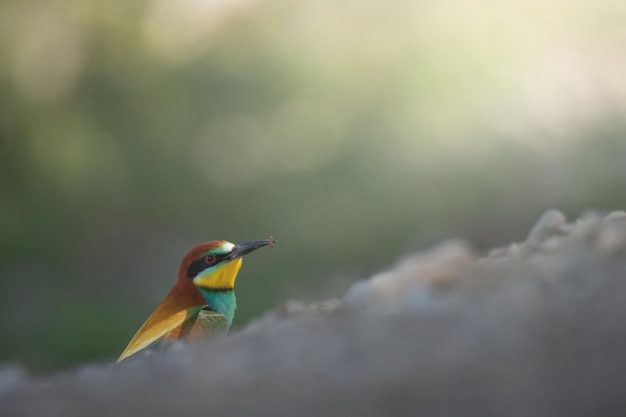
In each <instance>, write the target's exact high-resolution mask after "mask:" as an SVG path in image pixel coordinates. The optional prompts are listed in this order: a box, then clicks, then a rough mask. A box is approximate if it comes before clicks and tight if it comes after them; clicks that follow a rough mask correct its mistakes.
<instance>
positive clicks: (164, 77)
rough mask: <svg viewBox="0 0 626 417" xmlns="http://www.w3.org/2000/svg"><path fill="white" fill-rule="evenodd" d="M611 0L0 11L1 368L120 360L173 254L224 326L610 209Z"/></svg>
mask: <svg viewBox="0 0 626 417" xmlns="http://www.w3.org/2000/svg"><path fill="white" fill-rule="evenodd" d="M625 14H626V6H624V5H622V4H621V3H620V2H616V1H611V0H601V1H596V2H593V3H590V2H566V1H564V0H551V1H538V0H531V1H521V0H510V1H505V2H497V1H489V0H480V1H472V2H458V1H438V2H412V1H405V0H394V1H392V2H383V1H371V0H370V1H356V0H348V1H342V2H336V1H330V0H320V1H304V0H257V1H251V0H248V1H246V0H238V1H236V0H230V1H229V0H222V1H210V0H183V1H180V0H143V1H140V0H137V1H132V2H127V1H106V2H95V1H78V0H59V1H53V2H50V1H34V0H31V1H28V0H21V1H15V0H13V1H9V0H5V1H3V2H1V3H0V334H2V337H1V338H0V360H20V361H24V362H26V363H27V364H28V365H29V366H31V367H33V368H36V369H50V368H54V367H59V366H64V365H68V364H72V363H76V362H79V361H81V360H84V359H86V358H107V357H112V356H115V355H116V354H117V353H119V351H120V350H121V348H122V347H123V346H124V345H125V343H126V342H127V340H128V338H129V337H130V336H131V335H132V333H133V331H134V330H136V328H137V327H138V326H139V325H140V324H141V322H142V320H143V319H145V317H147V315H148V314H149V312H150V311H151V308H153V307H154V306H155V305H156V304H157V303H158V301H159V300H160V298H161V297H162V296H164V295H165V293H166V291H167V290H168V289H169V286H170V285H171V283H172V282H173V280H174V278H175V271H176V269H177V266H178V261H179V260H180V258H181V257H182V255H183V254H184V252H185V251H186V250H187V248H188V247H190V246H192V245H194V244H196V243H199V242H201V241H205V240H210V239H216V238H224V239H228V240H230V241H235V242H237V241H243V240H249V239H258V238H264V237H267V236H268V235H270V234H272V235H274V236H275V237H276V239H277V240H278V241H279V244H278V245H277V246H276V248H274V249H273V250H264V251H262V252H261V251H260V252H259V253H256V254H254V255H251V256H250V258H249V259H246V262H245V265H244V268H243V270H242V273H241V276H240V280H239V281H238V286H237V287H238V288H237V289H238V291H237V293H238V300H239V310H238V316H237V318H236V323H239V324H241V323H243V322H245V321H246V320H248V319H249V318H251V317H253V316H258V315H259V314H262V312H263V311H264V310H266V309H267V308H269V307H270V306H272V305H275V304H276V303H278V302H280V301H283V300H285V299H287V298H288V297H300V298H310V297H317V296H327V295H330V294H336V293H339V292H340V291H341V290H342V289H344V288H345V287H346V286H347V285H348V282H349V281H350V280H352V279H355V278H357V277H359V276H363V275H367V274H370V273H372V272H374V271H376V270H377V269H379V268H382V267H383V266H384V265H386V264H388V263H389V262H391V261H392V260H393V259H395V258H396V257H397V256H399V255H400V254H402V253H404V252H406V251H408V250H411V249H414V248H417V247H420V246H422V245H424V244H426V243H429V242H432V241H434V240H437V239H440V238H443V237H448V236H457V235H463V236H467V237H469V238H470V239H471V240H472V241H474V242H475V243H477V244H478V245H487V244H489V245H492V244H497V243H502V242H506V241H508V240H509V239H510V238H511V237H512V236H515V235H516V233H520V232H521V231H523V230H525V229H527V227H528V225H529V223H530V222H531V221H532V219H533V218H534V217H536V215H537V214H538V213H540V212H543V211H544V209H545V208H548V207H552V206H557V207H559V208H562V209H564V210H565V211H566V212H570V213H574V214H575V213H577V212H579V211H581V210H582V209H584V208H586V207H600V208H603V207H607V208H608V207H611V208H619V207H623V206H625V205H626V194H625V193H624V190H626V164H625V163H624V161H625V160H626V138H624V135H625V133H626V123H625V121H624V115H625V113H626V112H625V110H626V77H624V74H625V73H626V52H624V51H625V50H626V49H624V40H625V39H626V26H625V25H624V24H623V17H624V15H625Z"/></svg>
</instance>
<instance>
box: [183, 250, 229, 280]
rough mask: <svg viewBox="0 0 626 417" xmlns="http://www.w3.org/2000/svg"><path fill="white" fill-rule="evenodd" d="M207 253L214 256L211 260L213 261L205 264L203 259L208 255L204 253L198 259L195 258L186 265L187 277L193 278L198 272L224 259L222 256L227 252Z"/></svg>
mask: <svg viewBox="0 0 626 417" xmlns="http://www.w3.org/2000/svg"><path fill="white" fill-rule="evenodd" d="M209 255H213V256H214V257H215V259H214V260H213V262H211V263H210V264H207V263H206V262H205V261H204V259H205V258H206V257H207V256H208V255H204V256H202V258H200V259H196V260H195V261H193V262H192V263H190V264H189V266H188V267H187V278H195V277H196V276H197V275H198V274H199V273H200V272H202V271H204V270H205V269H207V268H209V267H212V266H214V265H217V264H218V263H220V262H221V261H223V260H224V258H225V257H226V256H227V255H228V254H227V253H225V254H222V255H217V254H214V253H211V254H209Z"/></svg>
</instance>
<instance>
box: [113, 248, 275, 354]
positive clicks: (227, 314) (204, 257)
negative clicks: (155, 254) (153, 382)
mask: <svg viewBox="0 0 626 417" xmlns="http://www.w3.org/2000/svg"><path fill="white" fill-rule="evenodd" d="M273 244H274V240H273V239H272V238H270V239H267V240H256V241H252V242H246V243H242V244H238V245H234V244H232V243H230V242H226V241H224V240H214V241H210V242H206V243H203V244H200V245H198V246H195V247H193V248H192V249H191V250H189V252H187V254H186V255H185V257H184V258H183V260H182V262H181V264H180V268H179V270H178V279H177V280H176V282H175V283H174V286H173V287H172V289H171V290H170V292H169V293H168V294H167V295H166V296H165V298H164V299H163V301H161V303H160V304H159V305H158V306H157V308H156V309H155V310H154V312H152V314H151V315H150V317H148V319H147V320H146V321H145V323H144V324H143V325H142V326H141V327H140V328H139V330H137V333H135V336H133V338H132V339H131V341H130V342H129V343H128V346H127V347H126V349H125V350H124V352H122V354H121V355H120V357H119V359H118V362H119V361H122V360H124V359H126V358H127V357H129V356H131V355H134V354H135V353H137V352H139V351H141V350H144V349H146V348H148V347H150V346H152V345H154V344H155V343H157V342H160V341H162V340H165V339H187V338H194V337H206V336H209V335H211V334H215V333H223V332H225V331H227V330H228V328H229V327H230V325H231V324H232V322H233V318H234V316H235V309H236V308H237V302H236V298H235V291H234V286H235V279H236V278H237V273H238V272H239V268H241V257H242V256H243V255H245V254H247V253H249V252H252V251H253V250H255V249H258V248H260V247H262V246H266V245H270V246H273Z"/></svg>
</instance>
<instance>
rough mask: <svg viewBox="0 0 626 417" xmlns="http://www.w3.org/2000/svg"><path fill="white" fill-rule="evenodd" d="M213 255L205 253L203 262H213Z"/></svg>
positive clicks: (208, 263) (209, 263)
mask: <svg viewBox="0 0 626 417" xmlns="http://www.w3.org/2000/svg"><path fill="white" fill-rule="evenodd" d="M215 259H216V258H215V255H206V256H205V257H204V263H205V264H207V265H211V264H213V262H215Z"/></svg>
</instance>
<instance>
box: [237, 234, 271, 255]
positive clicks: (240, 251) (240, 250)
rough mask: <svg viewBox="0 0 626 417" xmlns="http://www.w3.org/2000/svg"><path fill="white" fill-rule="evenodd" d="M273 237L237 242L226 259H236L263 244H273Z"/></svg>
mask: <svg viewBox="0 0 626 417" xmlns="http://www.w3.org/2000/svg"><path fill="white" fill-rule="evenodd" d="M274 243H275V241H274V238H272V237H270V238H269V239H263V240H253V241H250V242H244V243H238V244H236V245H235V247H234V248H233V250H232V251H231V252H230V253H229V254H228V259H237V258H241V257H242V256H244V255H246V254H248V253H250V252H252V251H255V250H257V249H259V248H262V247H263V246H274Z"/></svg>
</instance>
